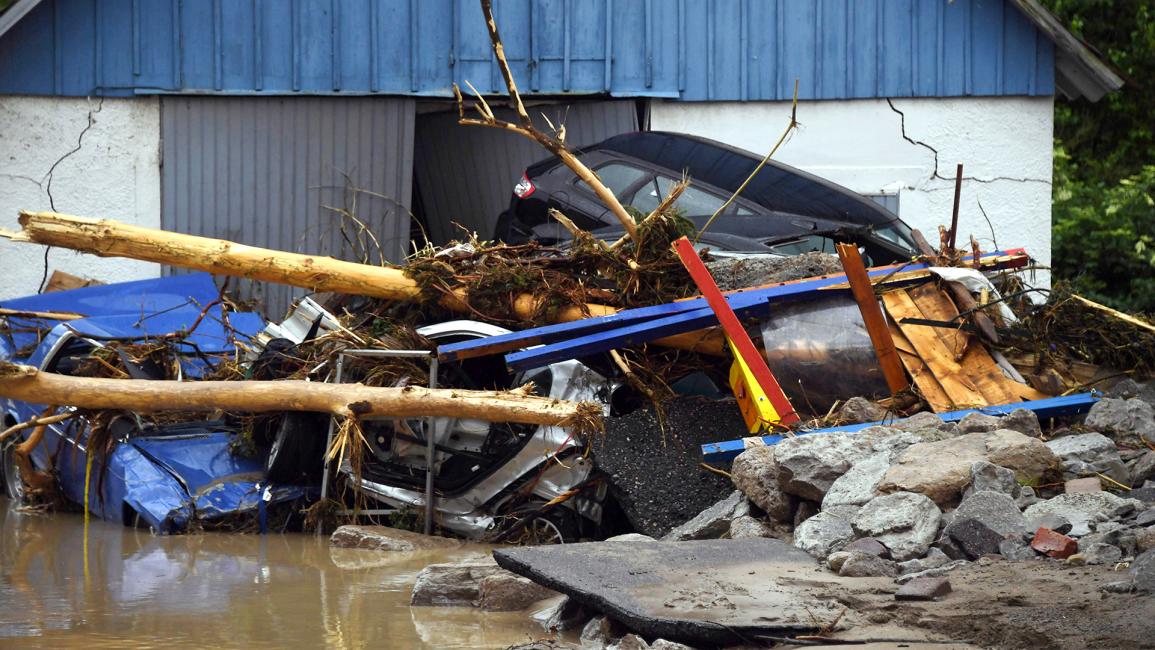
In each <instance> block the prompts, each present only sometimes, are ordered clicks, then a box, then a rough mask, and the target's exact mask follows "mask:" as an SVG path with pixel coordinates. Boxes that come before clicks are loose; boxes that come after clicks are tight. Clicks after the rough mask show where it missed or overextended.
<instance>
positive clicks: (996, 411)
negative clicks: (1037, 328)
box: [702, 391, 1101, 463]
mask: <svg viewBox="0 0 1155 650" xmlns="http://www.w3.org/2000/svg"><path fill="white" fill-rule="evenodd" d="M1100 399H1101V398H1100V395H1099V393H1098V392H1096V391H1091V392H1089V393H1077V394H1075V395H1066V396H1063V397H1050V398H1047V399H1040V400H1034V401H1031V402H1015V403H1012V404H1000V405H998V406H984V407H982V408H977V409H963V410H961V411H950V412H948V413H939V414H938V416H939V417H940V418H942V419H943V421H945V422H958V421H959V420H961V419H963V418H965V417H966V416H968V415H970V414H971V413H982V414H983V415H995V416H1004V415H1009V414H1010V413H1011V411H1014V410H1015V409H1027V410H1030V411H1034V412H1035V415H1037V416H1039V418H1040V419H1042V418H1053V417H1058V416H1060V415H1077V414H1079V413H1086V412H1087V411H1089V410H1090V409H1091V407H1092V406H1094V405H1095V402H1098V401H1099V400H1100ZM901 424H902V420H883V421H880V422H867V423H865V424H847V425H845V426H841V427H828V428H826V429H810V430H808V431H795V432H794V435H797V436H806V435H811V434H815V433H833V432H835V431H844V432H855V431H861V430H863V429H866V428H869V427H874V426H892V427H900V426H901ZM785 439H786V436H780V435H773V436H753V437H750V438H739V439H738V440H727V441H725V442H711V443H707V444H704V445H702V458H703V460H705V461H706V462H708V463H710V462H722V461H726V462H728V461H731V460H734V457H735V456H737V455H738V454H740V453H742V452H743V451H745V450H746V449H748V448H750V447H761V446H766V445H776V444H778V443H779V442H782V441H783V440H785Z"/></svg>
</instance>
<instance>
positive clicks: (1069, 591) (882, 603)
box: [830, 559, 1155, 650]
mask: <svg viewBox="0 0 1155 650" xmlns="http://www.w3.org/2000/svg"><path fill="white" fill-rule="evenodd" d="M1124 574H1125V569H1123V570H1121V571H1120V572H1116V571H1114V570H1113V567H1104V566H1096V567H1068V566H1065V565H1063V564H1062V563H1061V562H1057V561H1045V560H1036V561H1027V562H1010V561H1007V560H991V559H984V560H980V561H979V562H976V563H974V564H971V565H969V566H966V567H963V568H961V569H958V570H956V571H953V572H951V573H949V574H948V575H947V578H948V579H949V580H950V583H951V585H952V586H953V589H954V591H953V592H952V593H950V594H948V595H947V596H946V597H944V598H943V599H942V600H940V601H938V602H925V603H896V602H895V601H894V598H893V596H891V595H890V594H892V593H893V591H894V589H895V588H897V587H896V586H894V585H888V586H887V587H886V589H885V590H878V591H873V592H872V591H871V590H867V589H862V590H859V589H857V588H855V583H854V581H856V580H863V581H867V580H873V579H864V578H852V579H850V581H849V582H847V583H846V586H845V587H844V588H841V589H838V590H835V591H834V592H832V593H830V596H832V597H833V598H834V599H836V600H838V601H839V602H841V603H842V605H843V606H844V607H847V608H848V614H847V616H848V617H851V618H849V619H846V620H849V621H853V623H852V625H851V626H850V627H848V628H847V629H846V630H844V631H842V632H841V633H839V634H837V635H836V636H839V637H841V638H846V639H879V638H893V637H895V636H896V635H895V634H894V632H895V629H896V628H897V629H900V630H902V633H901V634H900V635H899V636H902V637H904V638H913V636H914V635H911V634H908V632H918V633H919V634H925V635H926V636H927V638H931V639H938V640H944V641H945V640H951V641H966V642H969V643H971V644H974V645H975V646H978V647H983V648H1015V649H1019V648H1022V649H1026V648H1044V649H1055V650H1076V649H1078V650H1082V649H1084V648H1151V647H1155V598H1152V597H1151V596H1141V595H1132V594H1107V593H1102V592H1100V591H1099V586H1101V585H1103V584H1105V583H1108V582H1112V581H1115V580H1119V579H1121V578H1122V577H1123V575H1124ZM864 586H865V585H864Z"/></svg>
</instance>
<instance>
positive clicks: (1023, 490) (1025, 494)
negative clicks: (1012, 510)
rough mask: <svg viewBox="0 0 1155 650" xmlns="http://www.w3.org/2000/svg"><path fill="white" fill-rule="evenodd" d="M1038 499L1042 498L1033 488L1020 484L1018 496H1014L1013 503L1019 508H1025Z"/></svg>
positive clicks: (1038, 500)
mask: <svg viewBox="0 0 1155 650" xmlns="http://www.w3.org/2000/svg"><path fill="white" fill-rule="evenodd" d="M1040 501H1042V499H1040V498H1039V497H1038V495H1036V494H1035V488H1033V487H1031V486H1029V485H1023V486H1021V487H1020V488H1019V496H1017V497H1015V505H1017V506H1018V507H1019V509H1020V510H1025V509H1027V508H1028V507H1030V506H1033V505H1035V504H1036V503H1038V502H1040Z"/></svg>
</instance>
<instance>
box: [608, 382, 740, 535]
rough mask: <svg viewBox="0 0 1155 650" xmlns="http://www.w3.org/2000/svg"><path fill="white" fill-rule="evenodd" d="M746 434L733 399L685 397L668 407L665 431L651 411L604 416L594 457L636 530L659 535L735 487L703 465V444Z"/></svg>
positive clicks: (688, 518) (712, 503)
mask: <svg viewBox="0 0 1155 650" xmlns="http://www.w3.org/2000/svg"><path fill="white" fill-rule="evenodd" d="M746 435H749V434H748V433H747V432H746V426H745V424H744V423H743V422H742V416H741V414H740V413H739V411H738V408H737V407H736V406H735V405H734V401H733V400H707V399H701V398H681V399H678V400H675V401H672V402H669V403H668V404H667V405H666V430H665V432H663V431H662V428H661V427H660V426H659V425H658V418H657V416H656V415H655V414H654V412H653V411H652V410H649V409H644V410H639V411H635V412H633V413H631V414H629V415H627V416H625V417H620V418H610V419H608V420H606V437H605V443H604V444H599V445H595V446H594V456H595V458H596V460H597V464H598V466H599V467H601V468H602V469H603V470H605V471H606V472H607V473H608V474H609V475H610V490H611V493H612V494H613V495H614V497H615V498H616V499H617V500H618V503H619V504H620V505H621V506H622V510H624V511H625V514H626V517H627V518H628V519H629V520H630V523H631V524H633V526H634V528H636V529H637V531H638V532H639V533H644V534H646V535H650V536H651V537H661V536H662V535H664V534H666V533H668V532H669V531H670V530H671V529H673V528H674V527H676V526H678V525H679V524H681V523H683V522H686V521H688V520H690V519H691V518H693V517H694V516H695V515H697V514H698V513H699V512H701V511H703V510H705V509H706V508H707V507H709V506H712V505H714V503H716V502H717V501H718V500H720V499H722V498H724V497H725V496H726V495H728V494H730V493H731V492H732V491H733V490H734V486H733V485H732V484H731V483H730V480H729V479H728V478H726V477H724V476H720V475H718V474H714V473H712V472H709V471H707V470H705V469H702V467H701V465H700V463H701V462H702V449H701V445H703V444H705V443H709V442H718V441H719V440H733V439H735V438H741V437H743V436H746Z"/></svg>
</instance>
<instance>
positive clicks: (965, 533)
mask: <svg viewBox="0 0 1155 650" xmlns="http://www.w3.org/2000/svg"><path fill="white" fill-rule="evenodd" d="M942 534H943V536H945V537H949V538H950V540H951V541H952V542H953V543H954V544H953V548H954V549H957V550H958V551H959V552H961V554H962V555H963V556H964V557H965V558H966V559H968V560H977V559H978V558H980V557H982V556H984V555H989V554H991V553H998V552H999V544H1001V543H1002V542H1003V536H1002V535H999V534H998V533H996V532H995V531H994V530H992V529H991V528H990V527H989V526H987V525H986V524H985V523H983V522H981V521H979V520H978V519H959V518H958V517H956V518H955V520H954V521H953V522H951V524H950V525H949V526H947V527H946V528H944V529H943V531H942Z"/></svg>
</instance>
